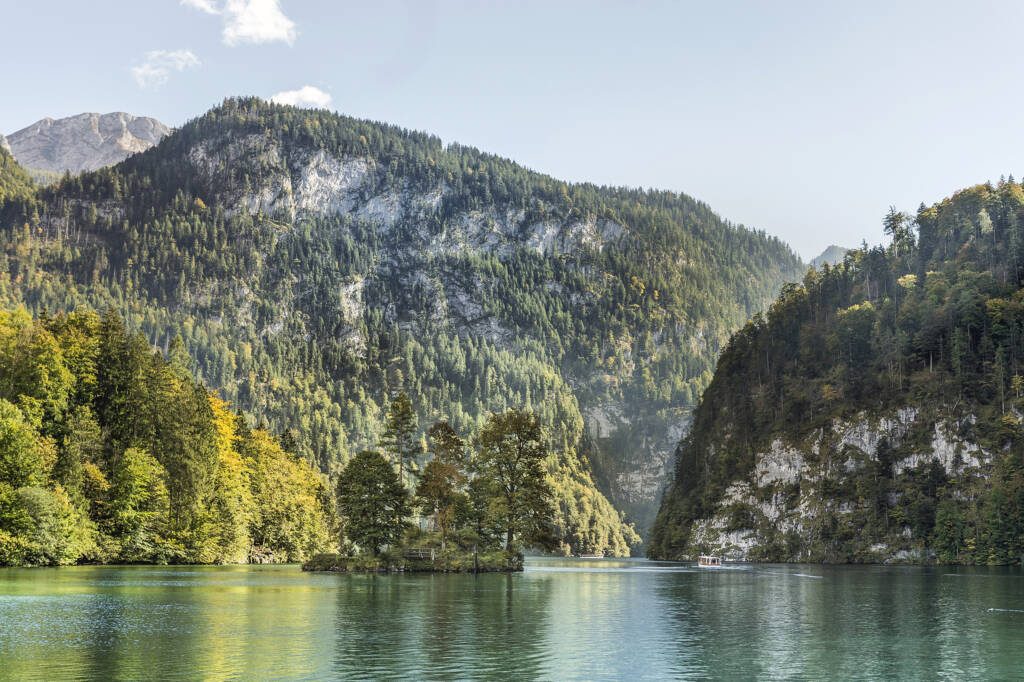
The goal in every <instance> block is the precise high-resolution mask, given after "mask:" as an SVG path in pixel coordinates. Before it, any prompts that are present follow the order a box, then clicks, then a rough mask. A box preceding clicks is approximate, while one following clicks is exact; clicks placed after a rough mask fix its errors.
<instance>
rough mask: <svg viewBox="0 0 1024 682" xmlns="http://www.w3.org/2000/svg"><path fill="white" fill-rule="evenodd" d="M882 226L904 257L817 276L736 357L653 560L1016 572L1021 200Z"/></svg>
mask: <svg viewBox="0 0 1024 682" xmlns="http://www.w3.org/2000/svg"><path fill="white" fill-rule="evenodd" d="M885 228H886V231H887V232H888V233H889V234H890V235H892V237H893V241H892V245H891V246H889V247H888V248H881V247H876V248H873V249H868V250H861V251H857V252H852V253H851V254H849V255H847V257H846V259H845V260H844V261H843V262H842V263H840V264H838V265H837V266H835V267H828V266H825V267H823V269H822V270H820V271H812V272H810V273H809V274H808V275H807V277H806V278H805V279H804V282H803V284H802V285H800V286H797V285H792V286H787V287H786V288H785V289H784V290H783V293H782V295H781V296H780V298H779V299H778V300H777V301H776V302H775V304H774V305H773V306H772V307H771V309H770V311H769V312H768V314H767V315H766V316H757V317H756V318H755V319H754V320H753V321H752V322H750V323H749V324H748V325H746V326H745V327H744V328H743V329H742V330H741V331H740V332H738V333H737V334H736V335H735V336H734V337H733V338H732V340H731V341H730V342H729V345H728V347H727V348H726V350H725V351H724V352H723V354H722V357H721V359H720V360H719V362H718V369H717V371H716V372H715V377H714V379H713V380H712V382H711V385H710V386H709V387H708V389H707V391H706V392H705V393H704V396H703V398H702V401H701V404H700V407H699V408H698V409H697V411H696V414H695V419H694V426H693V429H692V431H691V432H690V434H689V435H688V436H687V438H686V439H685V440H684V441H683V442H682V443H681V444H680V447H679V450H678V453H677V467H676V471H675V480H674V482H673V484H672V486H671V488H670V489H669V490H668V492H667V493H666V495H665V498H664V501H663V503H662V507H661V511H660V513H659V515H658V520H657V523H656V525H655V529H654V533H653V538H652V543H651V545H650V547H649V549H650V553H651V555H652V556H657V557H684V556H692V555H695V554H698V553H701V552H721V553H724V554H726V555H728V556H732V557H735V558H747V559H758V560H771V561H798V560H812V561H837V562H848V561H914V562H924V561H942V562H956V563H996V564H1003V563H1018V562H1019V561H1020V560H1021V556H1022V554H1024V431H1022V422H1021V420H1022V417H1024V289H1022V276H1024V188H1022V186H1021V185H1020V184H1018V183H1016V182H1014V181H1013V179H1012V178H1011V179H1010V180H1009V181H1001V182H1000V183H999V184H998V185H997V186H992V185H989V184H986V185H978V186H976V187H971V188H969V189H966V190H963V191H961V192H957V193H956V194H954V195H953V196H952V197H951V198H949V199H946V200H944V201H941V202H939V203H938V204H935V205H934V206H930V207H925V206H923V205H922V206H921V208H920V209H919V210H918V212H917V215H916V216H907V215H903V214H901V213H898V212H896V211H895V210H893V211H891V212H890V213H889V215H888V216H886V219H885Z"/></svg>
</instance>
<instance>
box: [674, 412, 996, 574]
mask: <svg viewBox="0 0 1024 682" xmlns="http://www.w3.org/2000/svg"><path fill="white" fill-rule="evenodd" d="M972 421H973V420H972V419H971V418H970V417H968V418H965V419H964V418H962V419H959V420H958V419H952V418H938V419H936V418H935V417H934V416H931V417H925V416H923V415H922V413H921V410H919V409H917V408H915V407H905V408H902V409H899V410H896V411H895V412H892V413H890V414H885V415H882V416H876V417H869V416H867V415H860V416H859V417H857V418H853V419H846V420H844V419H835V420H833V422H832V423H831V425H830V426H829V427H827V428H824V429H818V430H816V431H815V432H814V433H813V434H812V435H811V436H810V437H808V438H807V439H805V440H804V441H802V442H799V443H787V442H784V441H783V440H782V439H776V440H774V441H772V443H771V444H770V446H769V447H768V448H766V449H764V450H762V451H759V452H757V453H755V454H754V455H753V460H754V469H753V471H752V472H751V474H750V476H748V477H745V478H742V479H736V480H734V481H733V482H732V484H731V485H730V486H729V487H728V488H727V489H726V491H725V494H724V495H723V496H722V499H721V500H720V501H719V503H718V506H717V508H716V509H715V512H714V514H713V515H712V516H711V517H709V518H705V519H701V520H699V521H697V522H696V523H695V524H694V527H693V535H692V538H691V546H693V547H699V548H704V549H705V550H706V551H709V552H713V553H717V554H721V555H723V556H725V557H727V558H728V559H732V560H736V561H748V560H764V559H766V558H767V559H770V560H780V559H782V560H787V561H799V560H802V559H804V560H806V559H814V560H820V558H821V557H817V556H810V555H806V554H805V552H807V551H808V549H807V548H806V547H803V548H801V547H799V543H798V541H797V538H800V539H802V540H803V543H804V544H805V545H806V544H807V543H808V539H811V541H813V540H814V539H816V538H818V537H820V536H821V534H822V533H823V532H825V531H827V532H830V533H835V532H836V531H837V529H838V530H840V531H841V530H842V529H843V528H844V527H845V526H850V535H851V536H852V539H850V540H849V542H850V544H851V546H852V547H853V556H852V557H850V558H852V559H854V560H857V561H868V562H885V563H889V562H901V561H913V562H917V561H922V560H925V559H927V557H925V556H922V555H921V553H920V548H919V547H915V546H914V543H913V540H914V539H915V538H914V537H913V535H912V533H911V532H910V528H909V527H904V529H903V530H904V532H902V533H899V534H895V535H894V537H895V538H897V539H896V541H895V542H892V541H890V542H875V541H874V540H873V539H871V538H869V537H867V536H866V534H864V535H863V536H862V537H861V539H860V541H859V540H858V539H857V537H856V536H857V533H856V528H857V527H858V524H857V523H856V522H855V521H854V519H855V518H856V517H857V515H858V514H863V513H864V509H863V506H864V500H863V499H862V498H863V497H864V493H863V490H864V489H866V488H867V487H868V486H869V485H870V484H871V482H872V481H873V480H875V479H877V477H879V476H884V477H891V479H892V480H893V482H894V490H895V491H897V492H892V493H890V497H892V499H891V500H890V502H891V503H893V504H897V503H898V502H899V501H900V500H899V498H900V497H901V496H903V495H906V494H908V492H899V491H901V490H902V489H903V488H902V486H903V484H904V483H910V482H913V481H914V480H919V479H921V478H923V477H925V476H928V475H930V473H931V470H932V469H933V468H934V469H935V470H936V471H939V470H941V474H940V475H942V476H944V477H945V478H946V479H947V480H949V481H950V482H951V484H954V485H955V484H956V482H958V481H961V480H967V479H970V478H971V477H975V476H980V475H983V473H984V470H985V468H986V466H987V465H988V464H989V462H990V461H991V458H992V454H991V453H989V452H986V451H985V450H983V449H982V448H980V447H979V446H978V445H977V444H975V443H973V442H971V441H970V440H967V439H964V438H962V437H961V436H960V435H958V434H960V433H962V432H964V431H966V430H969V428H970V426H971V423H972ZM847 519H849V521H850V522H851V523H847ZM895 523H896V522H895V521H894V524H895ZM917 539H918V540H920V538H917ZM875 540H877V538H875ZM766 553H767V554H766Z"/></svg>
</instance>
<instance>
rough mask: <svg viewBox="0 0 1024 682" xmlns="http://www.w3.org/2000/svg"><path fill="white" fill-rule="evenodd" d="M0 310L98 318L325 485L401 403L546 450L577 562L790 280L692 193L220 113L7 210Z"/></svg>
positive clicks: (642, 501)
mask: <svg viewBox="0 0 1024 682" xmlns="http://www.w3.org/2000/svg"><path fill="white" fill-rule="evenodd" d="M3 239H4V243H3V251H4V254H5V255H4V256H3V259H4V265H5V267H4V268H3V272H4V273H5V275H4V277H5V279H4V281H3V282H0V290H2V292H3V295H4V298H5V299H9V300H10V302H14V303H24V304H25V305H27V306H28V307H29V308H30V309H32V310H43V309H49V310H63V309H69V308H73V307H75V306H78V305H83V304H89V305H93V306H100V307H103V306H106V305H108V304H109V305H113V306H114V307H116V308H117V309H119V310H121V311H123V312H124V314H125V315H126V317H127V319H128V321H129V324H131V325H137V326H138V327H140V328H141V329H142V330H144V331H145V333H146V334H147V335H148V336H149V338H150V339H151V340H152V341H153V342H154V343H156V344H158V345H160V346H163V347H166V346H167V344H168V343H169V341H170V339H172V338H174V337H175V336H176V335H179V334H180V335H181V336H182V338H184V340H185V343H186V346H187V348H188V350H189V352H190V353H191V354H192V356H193V357H194V358H195V360H196V363H197V368H198V372H199V374H200V376H201V377H202V378H203V380H205V381H206V382H208V384H209V385H211V386H217V387H219V388H220V390H221V391H222V393H223V395H224V397H225V398H227V399H230V400H231V401H232V402H234V403H236V404H238V405H240V406H242V407H243V408H244V409H245V410H247V411H248V412H250V413H252V414H254V415H256V416H258V418H260V419H262V420H264V421H265V422H266V423H267V424H268V425H269V427H270V428H271V429H272V430H274V431H276V432H283V431H286V430H291V431H292V432H293V435H294V439H295V441H296V448H297V449H298V450H299V451H300V452H302V453H303V454H304V455H306V456H307V457H310V458H311V459H312V460H314V461H316V462H317V463H318V464H319V466H321V467H322V468H323V469H324V470H325V471H329V472H330V471H336V470H337V468H338V467H339V466H340V465H341V464H342V463H343V462H344V461H346V459H347V458H348V457H349V455H350V453H353V452H355V451H357V450H358V449H359V448H361V447H365V446H369V445H374V444H376V443H377V442H378V441H379V438H380V435H381V429H382V422H383V409H384V406H385V405H386V403H387V400H388V399H389V397H390V396H391V395H392V394H394V392H395V391H397V390H400V389H404V390H405V391H406V392H408V393H409V394H410V395H411V396H412V399H413V402H414V404H415V405H416V407H417V409H418V411H419V413H420V418H421V423H430V422H432V421H434V420H435V419H437V418H446V419H448V420H449V421H450V422H451V423H452V424H453V425H454V426H455V427H456V428H457V429H458V430H459V431H460V432H462V433H465V434H472V433H473V432H474V431H475V430H476V429H477V428H478V426H479V425H480V424H481V423H482V421H483V419H484V417H485V416H486V414H487V412H488V411H491V410H495V411H498V410H503V409H505V408H507V407H525V408H528V409H532V410H535V411H536V412H538V413H539V415H540V416H541V418H542V419H543V421H544V423H545V424H547V425H548V426H549V427H550V429H551V431H552V433H553V434H555V436H556V438H557V445H558V447H559V449H560V452H561V455H560V458H559V463H558V476H557V477H558V480H559V481H560V485H559V490H558V495H559V499H560V502H561V508H560V513H561V521H562V523H563V524H564V525H565V526H566V527H569V528H571V529H572V533H571V536H572V538H573V539H572V542H571V544H572V547H571V549H573V550H575V551H602V550H608V551H614V552H619V553H621V552H623V551H626V547H627V545H628V543H629V541H630V535H631V531H629V529H628V528H626V527H624V526H623V525H622V523H621V521H620V519H619V515H618V513H617V512H616V511H615V509H613V508H612V505H610V504H609V503H608V501H607V500H606V499H605V496H604V495H602V494H601V493H598V492H597V490H596V489H595V483H596V485H597V486H598V487H599V488H600V489H601V490H602V491H604V492H605V493H606V494H607V495H608V496H609V497H610V499H611V500H612V502H613V503H614V504H615V505H616V506H617V507H618V508H619V509H622V510H625V511H626V513H627V516H628V518H629V519H630V520H633V521H636V522H637V525H638V527H643V526H644V524H645V522H647V521H649V520H650V519H651V518H652V516H653V509H654V504H655V499H656V496H657V494H658V492H659V491H660V486H661V485H662V482H663V480H664V470H665V464H666V462H667V459H668V456H669V454H670V453H671V450H672V448H673V447H674V444H675V443H676V442H677V441H678V439H679V437H680V436H681V434H682V430H683V425H684V424H685V421H686V416H687V414H688V410H689V408H690V407H691V406H692V405H693V403H694V402H695V399H696V396H698V395H699V394H700V392H701V391H702V390H703V388H704V387H705V386H706V384H707V382H708V381H709V379H710V370H711V368H712V365H713V362H714V359H715V358H716V357H717V354H718V352H719V348H720V344H722V343H723V342H724V340H725V339H726V338H727V337H728V334H729V332H730V331H731V330H733V329H735V328H737V327H738V326H739V325H740V324H742V322H743V321H744V320H746V319H748V317H749V316H750V315H751V314H753V313H754V312H756V311H757V310H760V309H762V308H763V307H764V306H765V305H766V304H767V302H768V301H770V300H771V298H772V297H773V296H774V295H775V294H776V293H777V292H778V290H779V287H780V286H781V285H782V283H783V282H785V281H792V280H794V279H796V278H798V277H799V275H800V274H802V266H801V264H800V262H799V259H798V258H796V256H794V255H793V253H792V252H791V251H790V250H789V249H788V248H787V247H786V246H785V245H783V244H782V243H780V242H779V241H778V240H776V239H773V238H769V237H767V236H765V235H764V234H762V233H759V232H754V231H750V230H746V229H743V228H738V227H734V226H731V225H729V224H727V223H725V222H723V221H722V220H721V219H720V218H718V216H716V215H715V214H714V213H713V212H712V211H711V210H710V209H709V208H708V207H707V206H705V205H703V204H701V203H699V202H697V201H694V200H693V199H690V198H689V197H686V196H683V195H678V194H673V193H668V192H653V191H641V190H626V189H611V188H603V187H596V186H592V185H572V184H566V183H563V182H559V181H557V180H554V179H552V178H549V177H546V176H543V175H539V174H537V173H533V172H530V171H528V170H526V169H524V168H522V167H520V166H517V165H515V164H514V163H511V162H509V161H506V160H503V159H500V158H497V157H493V156H490V155H487V154H483V153H481V152H479V151H477V150H475V149H471V148H467V147H462V146H459V145H448V146H444V145H442V143H441V141H440V140H439V139H437V138H436V137H432V136H429V135H425V134H422V133H414V132H409V131H406V130H402V129H399V128H395V127H392V126H387V125H383V124H377V123H371V122H366V121H359V120H354V119H350V118H346V117H343V116H338V115H335V114H331V113H328V112H324V111H308V110H299V109H294V108H291V107H285V106H279V105H273V104H268V103H266V102H263V101H262V100H257V99H233V100H227V101H226V102H225V103H224V104H223V105H222V106H220V107H217V108H216V109H214V110H212V111H210V112H209V113H207V114H205V115H204V116H202V117H200V118H198V119H196V120H194V121H191V122H190V123H188V124H186V125H185V126H183V127H182V128H181V129H180V130H177V131H175V132H174V133H172V134H171V135H170V136H168V137H167V138H165V139H164V140H163V141H162V142H161V143H160V144H159V145H157V146H156V147H154V148H153V149H151V150H149V151H146V152H144V153H141V154H137V155H134V156H132V157H130V158H129V159H127V160H126V161H125V162H123V163H121V164H119V165H118V166H115V167H112V168H106V169H101V170H99V171H96V172H94V173H89V174H85V175H82V176H79V177H75V178H71V179H70V180H67V181H65V182H62V183H60V184H59V185H57V186H53V187H50V188H48V189H45V190H41V191H40V193H39V195H38V200H37V201H36V202H35V203H34V204H33V205H31V206H29V207H27V208H25V210H23V211H21V213H20V214H19V215H18V216H16V217H15V218H12V219H9V220H8V221H7V226H6V229H5V231H4V233H3Z"/></svg>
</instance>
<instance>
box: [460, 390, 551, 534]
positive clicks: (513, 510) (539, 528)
mask: <svg viewBox="0 0 1024 682" xmlns="http://www.w3.org/2000/svg"><path fill="white" fill-rule="evenodd" d="M478 441H479V454H478V456H477V460H476V463H475V467H476V469H477V470H478V471H479V472H480V475H481V476H482V477H483V478H485V479H488V480H490V481H492V482H493V486H494V488H495V489H496V491H497V495H496V496H495V497H494V498H492V499H493V502H492V511H491V513H492V514H493V515H494V516H495V519H496V524H495V525H496V526H497V528H498V529H499V530H501V531H503V532H504V534H505V549H506V550H507V551H510V552H514V551H518V550H519V549H520V546H522V545H525V546H527V547H530V546H535V547H548V548H551V547H553V545H554V543H555V538H554V533H553V529H552V526H553V523H554V510H553V503H554V500H553V491H552V488H551V485H550V484H549V483H548V481H547V476H546V474H547V472H546V468H545V465H546V463H547V460H548V456H549V452H548V449H547V443H546V439H545V437H544V434H543V429H542V427H541V424H540V421H539V420H538V419H537V416H536V415H534V414H531V413H529V412H524V411H522V410H508V411H507V412H504V413H502V414H492V415H491V416H490V417H488V419H487V423H486V424H484V427H483V429H481V430H480V435H479V437H478ZM517 543H518V544H517Z"/></svg>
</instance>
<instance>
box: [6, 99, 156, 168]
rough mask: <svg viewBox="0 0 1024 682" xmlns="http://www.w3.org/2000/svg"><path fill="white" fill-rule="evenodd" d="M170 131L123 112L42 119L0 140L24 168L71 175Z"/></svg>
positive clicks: (115, 160)
mask: <svg viewBox="0 0 1024 682" xmlns="http://www.w3.org/2000/svg"><path fill="white" fill-rule="evenodd" d="M170 132H171V129H170V128H169V127H167V126H166V125H164V124H163V123H161V122H160V121H158V120H156V119H155V118H149V117H147V116H133V115H132V114H126V113H124V112H113V113H109V114H97V113H84V114H78V115H76V116H69V117H67V118H61V119H52V118H44V119H41V120H39V121H36V122H35V123H33V124H32V125H30V126H27V127H25V128H22V129H21V130H19V131H17V132H15V133H11V134H9V135H7V136H6V140H2V138H3V136H2V135H0V140H2V141H0V146H5V147H6V148H7V149H8V150H9V151H10V152H11V153H12V154H13V155H14V157H15V158H16V159H17V160H18V163H20V164H21V165H22V166H23V167H25V168H28V169H31V170H39V171H49V172H51V173H64V172H65V171H69V172H71V173H73V174H77V173H82V172H84V171H93V170H97V169H99V168H103V167H104V166H111V165H113V164H115V163H120V162H121V161H124V160H125V159H126V158H128V157H129V156H130V155H132V154H135V153H138V152H141V151H145V150H147V149H149V148H150V147H152V146H153V145H155V144H156V143H157V142H159V141H160V140H161V139H163V138H164V137H165V136H166V135H167V134H168V133H170Z"/></svg>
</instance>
